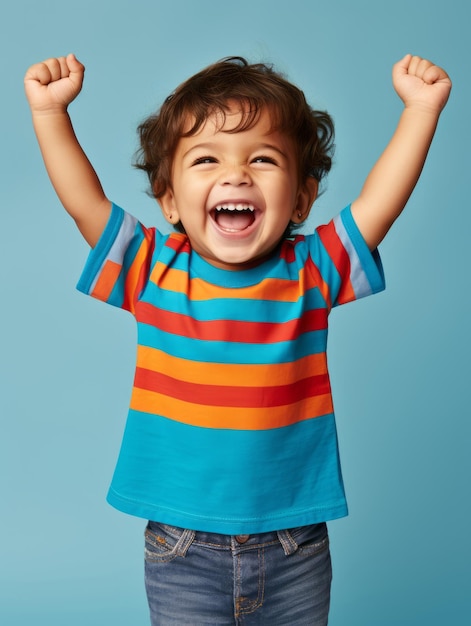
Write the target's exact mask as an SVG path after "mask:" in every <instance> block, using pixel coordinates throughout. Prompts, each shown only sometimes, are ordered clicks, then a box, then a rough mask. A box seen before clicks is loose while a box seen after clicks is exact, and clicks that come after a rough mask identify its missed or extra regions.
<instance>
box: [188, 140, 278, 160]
mask: <svg viewBox="0 0 471 626" xmlns="http://www.w3.org/2000/svg"><path fill="white" fill-rule="evenodd" d="M194 150H220V148H219V146H218V145H217V144H216V143H213V142H211V141H204V142H202V143H199V144H196V146H192V147H191V148H189V149H188V150H187V151H186V152H184V153H183V155H182V158H185V157H187V156H188V155H189V154H191V153H192V152H193V151H194ZM254 150H255V151H258V150H273V151H274V152H277V153H278V154H279V155H280V156H282V157H283V158H285V159H287V158H288V155H287V154H286V152H285V151H284V150H282V149H281V148H278V147H277V146H275V145H273V144H271V143H260V144H257V145H256V146H255V148H254Z"/></svg>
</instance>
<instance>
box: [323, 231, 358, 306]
mask: <svg viewBox="0 0 471 626" xmlns="http://www.w3.org/2000/svg"><path fill="white" fill-rule="evenodd" d="M318 232H319V236H320V239H321V241H322V243H323V244H324V246H325V248H326V250H327V252H328V254H329V256H330V258H331V259H332V261H333V263H334V265H335V267H336V268H337V271H338V273H339V274H340V276H341V277H342V287H341V289H340V291H339V295H338V297H337V301H338V303H339V304H342V303H344V302H351V301H352V300H355V292H354V290H353V286H352V283H351V281H350V274H351V267H350V257H349V256H348V252H347V251H346V250H345V248H344V245H343V243H342V240H341V239H340V237H339V236H338V234H337V231H336V230H335V225H334V223H333V222H330V223H329V224H327V225H326V226H321V227H320V228H319V229H318Z"/></svg>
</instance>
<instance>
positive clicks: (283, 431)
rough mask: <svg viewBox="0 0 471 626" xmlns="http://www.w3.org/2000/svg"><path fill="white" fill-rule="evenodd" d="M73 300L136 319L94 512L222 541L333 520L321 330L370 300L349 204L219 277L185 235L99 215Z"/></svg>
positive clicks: (116, 211) (375, 275)
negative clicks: (346, 307) (115, 447)
mask: <svg viewBox="0 0 471 626" xmlns="http://www.w3.org/2000/svg"><path fill="white" fill-rule="evenodd" d="M78 289H79V290H81V291H83V292H85V293H87V294H90V295H91V296H93V297H95V298H98V299H100V300H103V301H104V302H107V303H109V304H112V305H115V306H117V307H121V308H123V309H126V310H127V311H130V312H131V313H132V314H133V315H134V316H135V319H136V321H137V329H138V346H137V363H136V371H135V378H134V386H133V391H132V396H131V401H130V408H129V414H128V418H127V423H126V428H125V432H124V436H123V442H122V446H121V451H120V454H119V458H118V462H117V465H116V469H115V473H114V476H113V480H112V484H111V487H110V490H109V493H108V501H109V502H110V504H112V505H113V506H115V507H116V508H118V509H120V510H121V511H124V512H126V513H130V514H132V515H137V516H139V517H144V518H147V519H152V520H155V521H159V522H162V523H166V524H171V525H174V526H180V527H184V528H191V529H193V530H203V531H207V532H218V533H226V534H241V533H258V532H265V531H270V530H280V529H284V528H292V527H295V526H302V525H306V524H311V523H316V522H320V521H327V520H329V519H334V518H337V517H341V516H344V515H346V514H347V505H346V500H345V494H344V489H343V483H342V476H341V470H340V462H339V454H338V445H337V434H336V426H335V418H334V411H333V404H332V396H331V389H330V382H329V374H328V371H327V359H326V347H327V345H326V344H327V318H328V314H329V312H330V310H331V309H332V307H334V306H336V305H339V304H344V303H346V302H350V301H352V300H355V299H358V298H361V297H363V296H367V295H370V294H372V293H376V292H378V291H381V290H382V289H384V279H383V272H382V267H381V262H380V259H379V256H378V254H377V252H373V253H371V252H370V251H369V249H368V247H367V245H366V243H365V241H364V240H363V238H362V236H361V234H360V232H359V230H358V228H357V226H356V224H355V222H354V220H353V218H352V215H351V212H350V208H349V207H347V208H346V209H344V211H342V213H340V214H339V215H338V216H337V217H336V218H334V219H333V220H332V221H331V222H330V223H329V224H327V225H326V226H321V227H319V228H318V229H317V230H316V231H315V233H314V234H312V235H308V236H302V235H300V236H296V237H294V238H292V239H287V240H285V241H283V242H282V243H281V245H280V247H279V249H278V250H277V251H276V253H274V254H272V256H271V257H270V258H269V259H267V260H264V261H263V262H261V263H260V264H259V265H257V266H255V267H251V268H250V269H243V270H240V271H229V270H224V269H220V268H217V267H215V266H213V265H211V264H209V263H207V262H206V261H205V260H204V259H203V258H202V257H201V256H199V255H198V254H197V253H196V252H195V251H193V250H192V249H191V247H190V244H189V241H188V238H187V237H186V235H184V234H181V233H173V234H171V235H162V234H161V233H159V232H158V231H157V230H155V229H148V228H145V227H144V226H143V225H142V224H141V223H139V222H138V220H136V219H135V218H134V217H132V216H131V215H130V214H128V213H126V212H124V211H123V210H122V209H120V208H119V207H117V206H116V205H113V208H112V213H111V216H110V219H109V222H108V224H107V226H106V229H105V231H104V233H103V235H102V237H101V239H100V241H99V242H98V244H97V246H96V247H95V248H94V249H93V250H92V251H91V252H90V256H89V258H88V261H87V264H86V266H85V269H84V272H83V274H82V276H81V278H80V281H79V284H78Z"/></svg>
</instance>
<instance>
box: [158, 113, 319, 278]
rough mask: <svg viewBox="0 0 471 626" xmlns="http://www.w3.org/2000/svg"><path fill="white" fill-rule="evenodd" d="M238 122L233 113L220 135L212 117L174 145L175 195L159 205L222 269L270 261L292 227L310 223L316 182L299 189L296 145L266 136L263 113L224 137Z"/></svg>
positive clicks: (280, 135)
mask: <svg viewBox="0 0 471 626" xmlns="http://www.w3.org/2000/svg"><path fill="white" fill-rule="evenodd" d="M216 115H217V114H216ZM240 115H241V114H240V111H239V108H238V107H237V106H234V107H232V112H229V114H227V117H226V120H225V122H224V125H223V126H222V128H219V129H218V121H219V122H220V121H221V120H220V119H218V118H217V117H216V116H212V117H209V118H208V120H207V121H206V122H205V124H204V126H203V127H202V128H201V129H200V130H199V131H198V132H197V133H196V134H195V135H192V136H189V137H182V138H181V139H180V140H179V143H178V146H177V149H176V152H175V157H174V161H173V169H172V187H171V189H169V190H168V191H167V192H166V193H165V195H164V196H163V197H162V198H160V204H161V207H162V210H163V212H164V215H165V217H166V219H167V220H168V221H169V222H171V223H173V224H176V223H178V222H179V221H181V222H182V224H183V226H184V228H185V231H186V233H187V235H188V237H189V239H190V242H191V244H192V247H193V249H194V250H195V251H196V252H198V253H199V254H200V255H201V256H202V257H203V258H204V259H206V260H207V261H208V262H209V263H211V264H213V265H215V266H217V267H221V268H225V269H242V268H243V267H245V266H249V265H251V264H253V263H254V262H257V261H258V260H260V259H262V258H263V257H265V256H266V255H267V254H269V253H270V252H271V251H272V250H273V249H274V248H275V247H276V246H277V244H278V243H279V241H280V240H281V237H282V236H283V233H284V231H285V229H286V227H287V225H288V223H289V222H290V220H292V221H294V222H297V223H299V222H302V221H303V220H304V219H305V218H306V217H307V215H308V213H309V209H310V206H311V204H312V202H313V201H314V199H315V196H316V193H317V182H316V181H315V180H314V179H311V178H310V179H308V181H307V182H306V183H305V184H303V185H300V183H299V176H298V170H297V159H296V153H295V147H294V144H293V141H292V140H291V138H289V137H288V136H287V135H286V134H285V133H282V132H280V131H273V132H271V131H270V117H269V112H268V111H263V112H262V114H261V116H260V119H259V121H258V122H257V123H256V124H255V125H254V126H253V127H252V128H250V129H248V130H245V131H241V132H236V133H228V132H224V131H227V130H230V129H231V128H234V127H235V126H237V124H238V122H239V120H240ZM219 126H220V124H219Z"/></svg>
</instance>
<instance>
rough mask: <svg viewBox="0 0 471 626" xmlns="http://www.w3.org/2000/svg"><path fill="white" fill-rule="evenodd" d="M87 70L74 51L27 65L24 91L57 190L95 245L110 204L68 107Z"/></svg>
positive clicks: (89, 240)
mask: <svg viewBox="0 0 471 626" xmlns="http://www.w3.org/2000/svg"><path fill="white" fill-rule="evenodd" d="M84 70H85V68H84V66H83V65H82V64H81V63H80V62H79V61H78V60H77V59H76V58H75V56H74V55H72V54H69V56H67V57H59V58H56V59H48V60H47V61H44V62H43V63H38V64H36V65H33V66H32V67H30V68H29V69H28V71H27V72H26V75H25V91H26V97H27V98H28V102H29V105H30V108H31V114H32V118H33V125H34V130H35V132H36V137H37V139H38V143H39V147H40V149H41V153H42V156H43V159H44V163H45V165H46V169H47V172H48V174H49V177H50V179H51V182H52V184H53V186H54V189H55V190H56V193H57V195H58V196H59V199H60V201H61V202H62V204H63V205H64V208H65V209H66V211H67V212H68V213H69V214H70V215H71V216H72V217H73V219H74V220H75V222H76V224H77V226H78V228H79V230H80V232H81V233H82V235H83V236H84V238H85V239H86V241H87V242H88V243H89V244H90V245H91V246H92V247H93V246H95V244H96V243H97V241H98V239H99V238H100V235H101V233H102V232H103V229H104V227H105V225H106V222H107V220H108V217H109V213H110V208H111V204H110V202H109V200H108V199H107V198H106V196H105V193H104V191H103V188H102V186H101V184H100V181H99V179H98V177H97V175H96V173H95V170H94V169H93V167H92V165H91V163H90V161H89V160H88V158H87V156H86V154H85V153H84V151H83V150H82V148H81V146H80V144H79V142H78V140H77V138H76V136H75V132H74V129H73V127H72V123H71V121H70V117H69V114H68V111H67V107H68V105H69V104H70V103H71V102H72V100H74V99H75V98H76V97H77V95H78V94H79V93H80V90H81V89H82V82H83V76H84Z"/></svg>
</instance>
